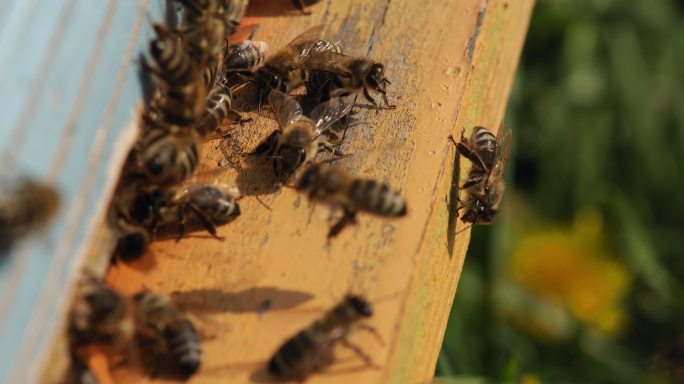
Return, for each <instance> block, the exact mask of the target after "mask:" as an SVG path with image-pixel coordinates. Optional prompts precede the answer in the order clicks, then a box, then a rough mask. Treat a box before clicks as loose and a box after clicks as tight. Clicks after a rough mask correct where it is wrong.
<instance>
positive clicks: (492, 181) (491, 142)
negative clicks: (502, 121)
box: [449, 127, 512, 224]
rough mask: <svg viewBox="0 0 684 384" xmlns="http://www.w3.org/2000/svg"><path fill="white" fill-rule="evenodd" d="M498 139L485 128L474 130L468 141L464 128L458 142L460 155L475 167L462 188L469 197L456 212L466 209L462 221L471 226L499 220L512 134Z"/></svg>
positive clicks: (456, 143)
mask: <svg viewBox="0 0 684 384" xmlns="http://www.w3.org/2000/svg"><path fill="white" fill-rule="evenodd" d="M499 131H500V136H499V137H498V138H497V137H496V136H495V135H494V134H493V133H492V132H491V131H490V130H488V129H487V128H484V127H475V128H474V129H473V133H472V134H471V135H470V138H469V139H466V138H465V129H464V130H463V131H461V140H460V141H459V142H456V140H454V138H453V137H452V136H449V139H450V140H451V141H452V142H453V143H454V144H455V145H456V149H457V150H458V153H459V154H460V155H461V156H463V157H465V158H466V159H468V160H470V162H471V163H472V168H471V169H470V173H469V175H468V179H467V180H466V182H465V184H463V186H461V187H460V189H463V190H465V193H466V198H465V200H464V201H459V205H458V206H457V207H456V212H458V211H460V210H461V209H465V213H464V214H463V216H462V217H461V221H463V222H468V223H472V224H491V223H492V222H493V221H494V218H495V217H496V213H497V211H498V209H499V204H500V203H501V199H502V198H503V193H504V189H505V183H504V171H505V170H506V166H507V164H508V158H509V156H510V148H511V138H512V134H511V131H510V130H508V131H506V132H501V131H502V128H501V127H500V128H499Z"/></svg>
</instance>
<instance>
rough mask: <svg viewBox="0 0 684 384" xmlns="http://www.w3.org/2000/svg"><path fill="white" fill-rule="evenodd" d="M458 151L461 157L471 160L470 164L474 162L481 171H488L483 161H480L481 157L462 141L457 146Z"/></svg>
mask: <svg viewBox="0 0 684 384" xmlns="http://www.w3.org/2000/svg"><path fill="white" fill-rule="evenodd" d="M456 150H457V151H458V153H459V154H460V155H461V156H463V157H465V158H466V159H468V160H470V162H472V163H473V165H474V166H476V167H478V168H480V169H487V167H486V166H485V165H484V162H483V161H482V159H480V156H478V155H477V154H476V153H475V152H473V151H471V150H470V148H468V146H467V145H466V144H464V143H463V142H462V141H461V142H459V143H457V144H456Z"/></svg>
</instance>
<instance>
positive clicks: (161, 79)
mask: <svg viewBox="0 0 684 384" xmlns="http://www.w3.org/2000/svg"><path fill="white" fill-rule="evenodd" d="M153 27H154V31H155V33H156V35H157V36H156V38H154V39H153V40H152V41H151V42H150V54H151V56H152V63H151V64H150V63H147V62H146V61H143V62H142V65H143V68H145V69H147V70H149V71H150V72H152V74H154V75H155V76H156V78H157V82H158V83H159V87H158V89H157V92H156V93H155V94H154V96H153V98H152V102H151V107H150V109H151V113H150V119H151V120H155V121H158V122H160V123H163V124H166V125H175V126H180V127H186V126H189V125H192V124H194V123H195V122H196V121H197V119H198V118H199V116H201V114H202V112H203V111H204V107H205V99H206V96H207V88H206V86H205V83H204V81H203V79H202V72H201V71H200V70H199V68H198V67H197V65H196V64H195V63H194V62H193V61H192V59H191V57H190V55H188V53H187V52H186V50H185V49H184V48H183V45H182V44H181V42H180V41H179V40H178V38H176V37H175V36H173V35H172V34H171V33H170V32H169V31H167V30H166V29H165V28H164V27H162V26H161V25H158V24H155V25H153Z"/></svg>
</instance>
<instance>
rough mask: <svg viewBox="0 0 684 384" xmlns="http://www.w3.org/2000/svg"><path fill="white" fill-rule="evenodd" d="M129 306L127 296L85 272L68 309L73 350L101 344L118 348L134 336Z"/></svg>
mask: <svg viewBox="0 0 684 384" xmlns="http://www.w3.org/2000/svg"><path fill="white" fill-rule="evenodd" d="M129 315H130V308H129V306H128V303H127V301H126V299H125V298H124V297H122V296H121V295H119V294H118V293H117V292H115V291H114V290H112V289H110V288H108V287H107V286H105V285H104V283H103V282H102V281H101V280H99V279H98V278H95V277H94V276H91V275H85V276H82V277H81V279H80V280H79V282H78V285H77V287H76V298H75V300H74V304H73V306H72V308H71V310H70V311H69V325H68V334H69V343H70V345H71V348H72V350H74V349H76V348H79V347H82V346H85V345H89V344H102V345H103V346H106V347H107V348H108V349H109V350H110V352H118V351H120V350H122V348H124V347H126V346H127V344H128V343H130V342H131V340H133V333H134V331H133V327H134V325H133V323H132V321H131V318H130V316H129Z"/></svg>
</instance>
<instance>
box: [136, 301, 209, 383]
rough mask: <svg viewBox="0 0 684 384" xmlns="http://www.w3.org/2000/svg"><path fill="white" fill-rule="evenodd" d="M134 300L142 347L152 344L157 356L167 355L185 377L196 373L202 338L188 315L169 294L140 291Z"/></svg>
mask: <svg viewBox="0 0 684 384" xmlns="http://www.w3.org/2000/svg"><path fill="white" fill-rule="evenodd" d="M133 303H134V304H135V307H136V311H135V324H136V336H137V337H138V341H139V342H140V343H141V345H142V346H143V348H145V347H152V352H153V354H154V355H155V356H156V357H168V358H169V359H170V362H171V365H172V366H173V368H175V369H177V370H178V371H179V372H178V373H179V375H180V376H182V378H184V379H187V378H189V377H190V376H192V375H193V374H194V373H195V372H197V370H198V369H199V367H200V365H201V362H202V360H201V359H202V341H201V336H200V333H199V332H198V330H197V328H195V325H194V324H193V323H192V321H191V320H190V317H189V316H188V315H186V314H185V313H184V312H183V311H181V310H180V309H178V308H177V307H176V306H175V305H174V303H173V301H172V300H171V298H170V296H168V295H157V294H153V293H149V292H140V293H138V294H136V295H135V296H133Z"/></svg>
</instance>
